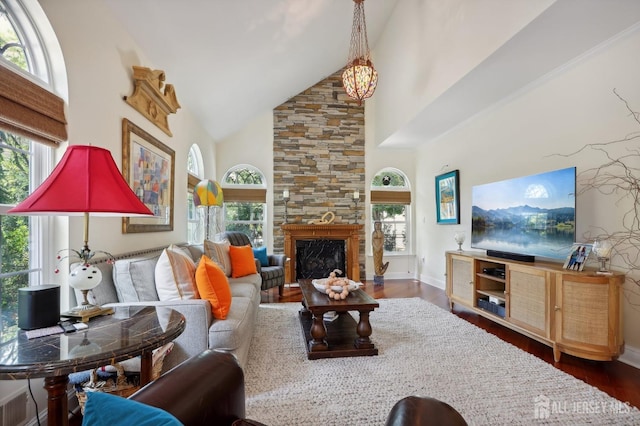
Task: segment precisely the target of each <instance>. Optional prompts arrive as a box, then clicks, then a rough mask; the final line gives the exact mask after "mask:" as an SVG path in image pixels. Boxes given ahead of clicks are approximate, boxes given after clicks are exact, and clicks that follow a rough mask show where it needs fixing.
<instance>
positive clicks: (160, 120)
mask: <svg viewBox="0 0 640 426" xmlns="http://www.w3.org/2000/svg"><path fill="white" fill-rule="evenodd" d="M164 80H165V74H164V71H162V70H152V69H150V68H146V67H138V66H135V65H134V66H133V83H134V88H133V93H132V94H131V96H125V97H124V100H125V102H127V103H128V104H129V105H131V106H132V107H133V108H135V109H136V111H138V112H140V113H141V114H142V115H144V116H145V117H147V118H148V119H149V120H150V121H151V122H152V123H153V124H155V125H156V126H158V127H159V128H161V129H162V131H163V132H165V133H166V134H167V135H169V136H173V134H172V133H171V130H169V121H168V120H167V116H168V115H169V114H175V113H176V111H177V110H178V108H180V104H179V103H178V99H177V98H176V91H175V89H174V88H173V85H172V84H164Z"/></svg>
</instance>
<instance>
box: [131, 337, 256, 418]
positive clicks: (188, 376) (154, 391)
mask: <svg viewBox="0 0 640 426" xmlns="http://www.w3.org/2000/svg"><path fill="white" fill-rule="evenodd" d="M129 398H130V399H132V400H135V401H138V402H142V403H144V404H147V405H152V406H154V407H158V408H161V409H163V410H165V411H168V412H169V413H171V414H173V415H174V416H175V417H176V418H177V419H178V420H180V421H181V422H182V423H183V424H184V425H185V426H196V425H220V426H225V425H231V424H232V423H233V422H234V421H235V420H238V419H242V418H244V416H245V394H244V373H243V372H242V368H240V366H239V365H238V362H237V361H236V359H235V357H234V356H233V355H231V354H230V353H227V352H221V351H215V350H210V349H208V350H206V351H204V352H202V353H201V354H199V355H196V356H195V357H193V358H190V359H188V360H187V361H185V362H183V363H182V364H180V365H178V366H177V367H175V368H173V369H172V370H170V371H168V372H167V373H165V374H163V375H162V376H160V377H159V378H158V379H157V380H155V381H153V382H151V383H149V384H148V385H147V386H145V387H143V388H142V389H140V390H139V391H138V392H136V393H134V394H133V395H131V396H130V397H129Z"/></svg>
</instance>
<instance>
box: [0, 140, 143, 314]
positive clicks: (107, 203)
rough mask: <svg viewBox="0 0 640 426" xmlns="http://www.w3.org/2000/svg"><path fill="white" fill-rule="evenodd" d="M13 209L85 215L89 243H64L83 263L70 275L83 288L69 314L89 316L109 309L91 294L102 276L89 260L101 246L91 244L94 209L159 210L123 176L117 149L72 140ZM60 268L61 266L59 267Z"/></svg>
mask: <svg viewBox="0 0 640 426" xmlns="http://www.w3.org/2000/svg"><path fill="white" fill-rule="evenodd" d="M8 213H9V214H15V215H28V216H32V215H33V216H43V215H62V216H80V215H82V216H84V245H83V247H82V249H81V250H74V249H64V250H61V251H60V252H58V253H59V254H60V253H61V252H64V251H68V252H69V255H68V256H64V257H62V258H61V257H60V255H58V259H60V260H61V259H65V258H70V259H73V258H77V259H78V260H80V261H81V263H80V265H79V266H77V267H76V268H74V269H73V270H72V271H71V273H70V277H69V285H70V286H71V287H73V288H76V289H78V290H80V291H82V294H83V297H84V300H83V301H82V304H81V305H79V306H77V307H75V308H73V309H72V310H71V311H70V312H69V314H70V315H66V316H78V317H81V318H82V320H83V321H84V320H85V319H88V318H91V317H92V316H96V315H102V314H103V313H105V312H104V310H103V309H102V308H100V307H98V306H95V305H92V304H90V303H89V301H88V300H87V293H88V292H89V290H91V289H93V288H95V287H96V286H97V285H98V284H100V281H101V280H102V274H101V273H100V270H99V269H98V268H96V267H95V266H92V265H89V260H90V259H91V258H92V257H93V256H94V255H95V254H96V253H105V254H107V255H108V256H110V255H109V254H108V253H106V252H100V251H91V250H90V249H89V215H90V214H91V215H94V216H153V213H152V212H151V210H149V208H148V207H147V206H145V205H144V204H143V203H142V201H140V200H139V199H138V197H137V196H136V194H135V193H134V192H133V191H132V190H131V188H130V187H129V185H128V184H127V182H126V181H125V180H124V178H123V177H122V174H121V173H120V170H118V166H117V165H116V163H115V161H114V160H113V157H112V156H111V152H109V151H108V150H106V149H104V148H99V147H97V146H90V145H70V146H69V147H68V148H67V151H66V152H65V153H64V155H63V156H62V159H61V160H60V162H59V163H58V164H57V165H56V167H55V168H54V169H53V172H52V173H51V175H50V176H49V177H48V178H47V179H46V180H45V181H44V182H43V183H42V185H40V186H39V187H38V188H37V189H36V190H35V191H33V193H31V195H29V196H28V197H27V198H26V199H25V200H24V201H22V202H21V203H19V204H18V205H17V206H15V207H13V208H12V209H9V211H8ZM56 272H58V270H56Z"/></svg>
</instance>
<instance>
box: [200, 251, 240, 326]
mask: <svg viewBox="0 0 640 426" xmlns="http://www.w3.org/2000/svg"><path fill="white" fill-rule="evenodd" d="M196 286H197V287H198V293H200V298H202V299H206V300H208V301H209V303H211V312H212V313H213V316H214V317H215V318H217V319H225V318H227V314H228V313H229V308H230V307H231V288H230V287H229V280H228V279H227V276H226V275H225V274H224V271H223V270H222V269H220V267H219V266H218V265H217V264H216V262H214V261H213V260H211V259H210V258H208V257H207V256H206V255H203V256H202V258H201V259H200V263H198V267H197V268H196Z"/></svg>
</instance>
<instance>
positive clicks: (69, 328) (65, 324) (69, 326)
mask: <svg viewBox="0 0 640 426" xmlns="http://www.w3.org/2000/svg"><path fill="white" fill-rule="evenodd" d="M60 327H62V329H63V330H64V332H65V333H75V331H76V330H77V328H75V327H74V326H73V323H72V322H70V321H62V322H61V323H60Z"/></svg>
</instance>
